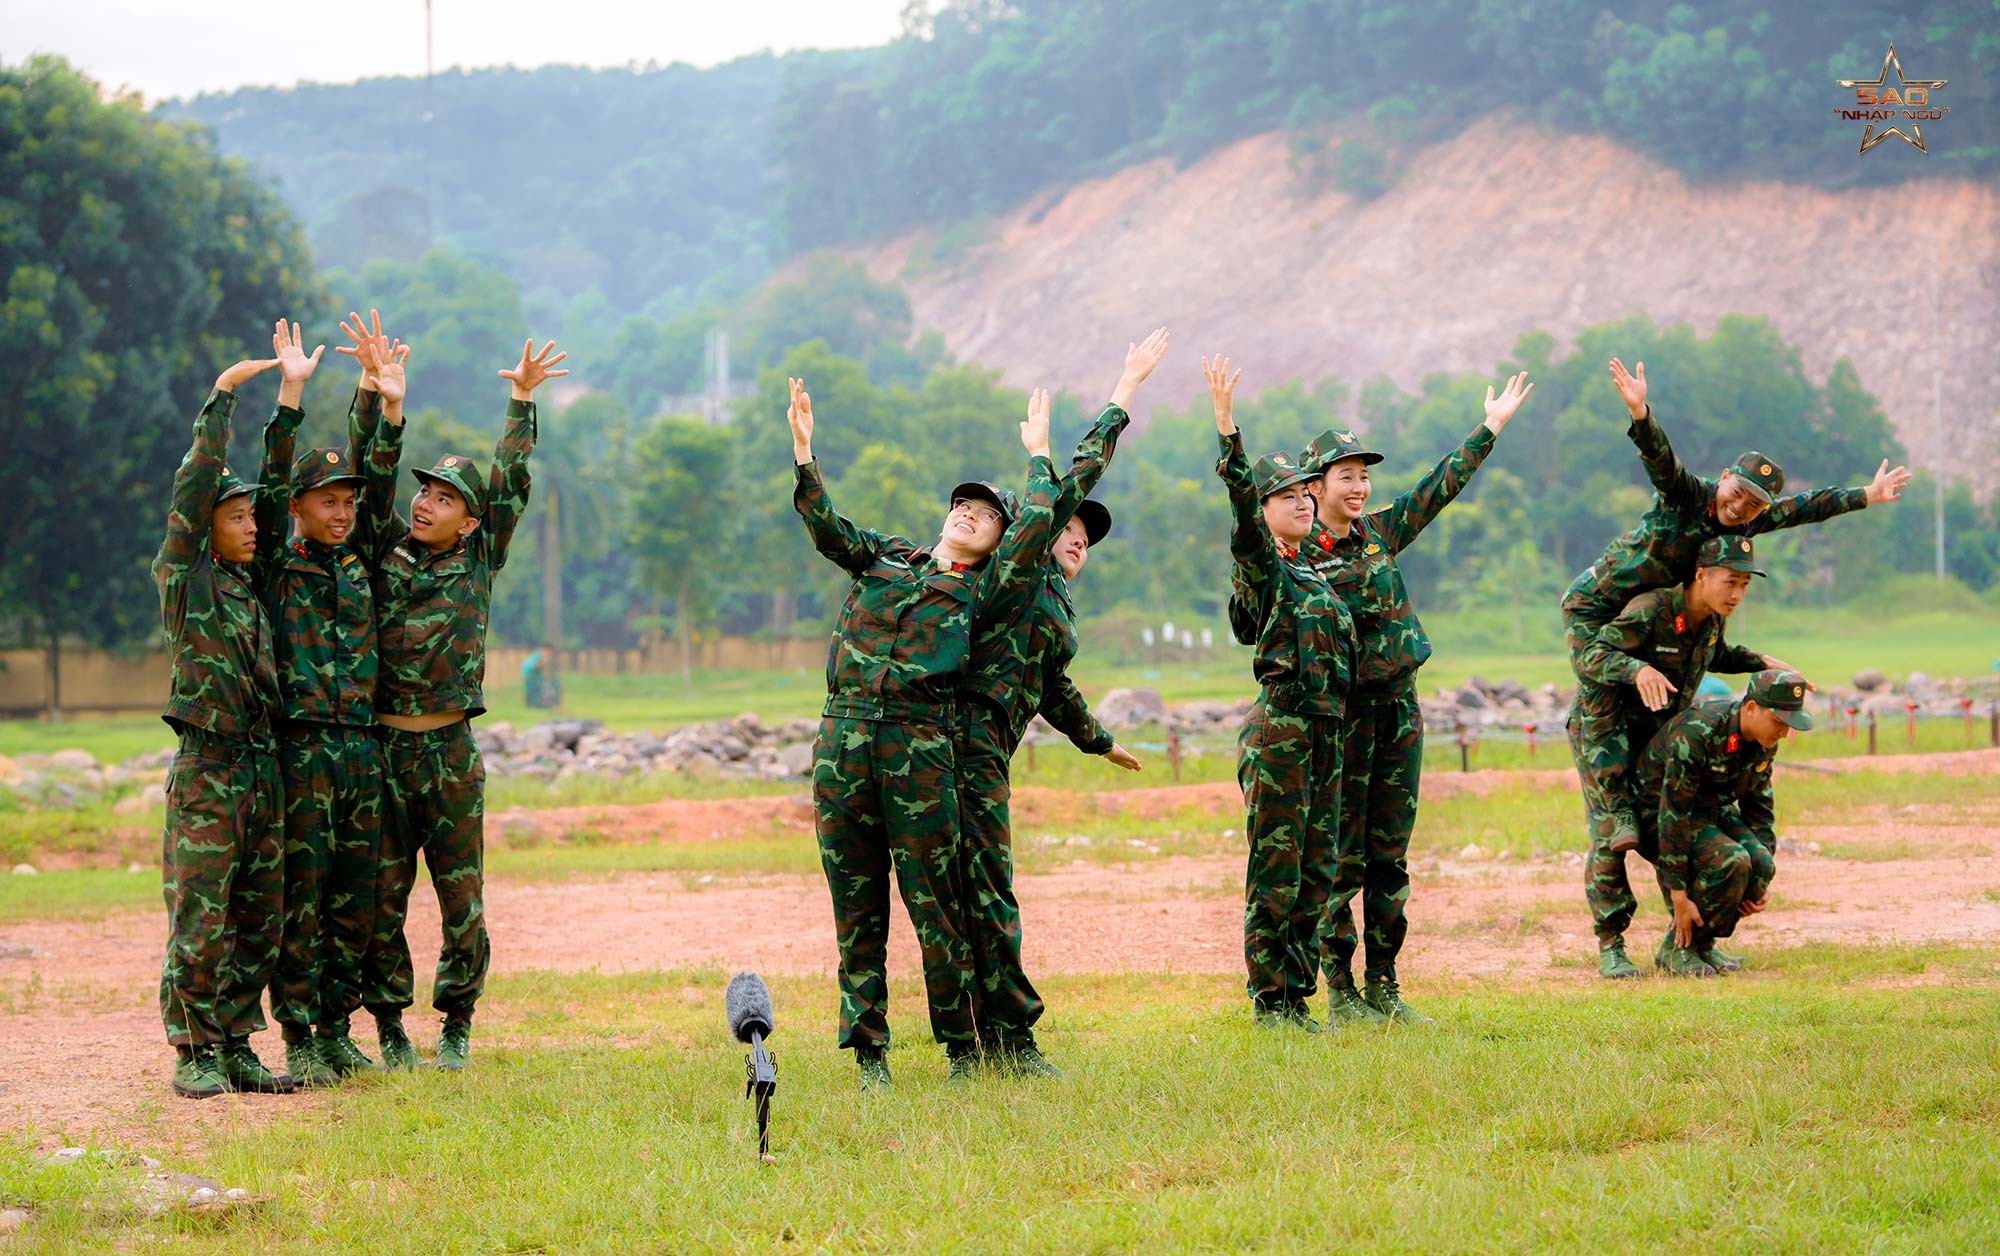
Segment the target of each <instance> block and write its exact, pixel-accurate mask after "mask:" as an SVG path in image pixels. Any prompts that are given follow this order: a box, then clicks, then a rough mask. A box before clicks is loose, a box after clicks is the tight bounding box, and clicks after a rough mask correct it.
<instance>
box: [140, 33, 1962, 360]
mask: <svg viewBox="0 0 2000 1256" xmlns="http://www.w3.org/2000/svg"><path fill="white" fill-rule="evenodd" d="M907 20H908V23H909V26H910V29H911V34H909V35H907V36H906V37H904V38H902V39H899V40H897V41H895V42H893V43H891V44H888V45H885V46H882V47H879V48H873V49H865V50H860V51H856V52H844V53H817V52H814V53H800V54H792V55H788V56H785V57H782V58H780V57H773V56H757V57H750V58H746V59H744V60H740V61H736V62H732V63H730V64H728V65H724V66H720V67H717V68H714V69H710V70H695V69H692V68H690V67H688V66H684V65H674V66H668V67H666V68H653V67H647V68H644V69H632V70H601V71H588V70H578V69H573V68H561V67H552V68H545V69H541V70H536V71H532V72H521V71H482V72H476V73H459V72H452V73H446V74H441V75H439V76H438V77H437V79H436V80H435V81H434V83H433V84H432V85H431V86H430V87H429V88H428V89H427V88H426V86H425V84H424V83H423V82H422V81H421V80H416V79H378V80H370V81H367V82H362V83H357V84H353V85H350V86H341V87H313V86H307V87H299V88H293V89H286V90H273V89H257V90H246V91H240V92H234V93H229V94H226V95H219V96H205V97H201V98H199V99H196V100H194V101H192V102H187V103H184V104H176V105H170V106H168V107H167V108H166V112H168V113H171V114H178V115H182V116H187V117H192V118H194V119H196V120H198V121H200V122H202V123H204V124H206V125H208V126H210V127H212V128H213V129H214V130H215V131H216V133H217V135H218V136H219V138H220V142H221V146H222V148H223V150H224V151H225V152H228V153H231V154H234V155H238V156H241V157H244V158H246V159H248V160H249V161H250V162H251V163H252V164H253V165H254V166H256V167H257V168H258V169H259V170H261V171H263V172H264V173H266V174H267V175H269V176H272V177H275V178H276V179H278V180H279V181H280V187H281V190H282V193H283V195H284V197H285V199H286V201H287V202H288V203H289V204H290V205H291V206H292V208H293V209H294V211H295V212H296V213H297V215H298V216H299V218H300V219H301V221H302V222H303V223H304V224H305V226H306V229H307V233H308V237H309V239H310V241H311V243H312V245H313V248H314V251H315V254H316V255H317V257H318V258H319V261H320V263H321V265H323V266H328V267H341V268H346V269H350V270H352V269H357V268H358V266H359V264H360V263H361V262H362V261H363V260H365V259H368V258H376V257H388V258H395V259H398V260H402V261H409V260H411V259H413V258H414V257H415V256H416V255H417V254H418V253H420V252H421V251H422V248H423V246H424V244H425V243H426V242H427V241H428V240H430V239H432V238H443V239H448V240H450V241H451V242H453V243H455V244H457V245H458V246H460V247H461V248H462V249H464V250H466V251H467V252H469V253H470V254H472V255H473V256H475V257H480V258H483V259H486V260H490V261H494V262H498V263H499V264H501V265H502V266H503V267H504V268H505V269H506V270H508V271H509V272H510V273H511V274H512V276H513V277H514V279H515V280H516V282H517V283H518V284H519V286H520V288H521V290H522V293H523V297H524V299H525V302H526V305H527V309H528V312H529V314H530V316H531V318H533V320H534V321H535V322H536V323H537V325H539V326H547V325H548V323H549V321H550V319H552V318H556V317H559V316H560V315H562V314H563V313H564V311H566V310H567V308H568V306H569V303H570V302H571V301H572V300H573V299H575V298H576V297H578V296H579V295H581V294H585V293H589V292H591V291H592V290H595V292H596V293H598V294H601V296H602V298H604V299H605V300H606V301H608V303H609V304H610V305H611V306H612V307H614V308H616V309H619V310H622V311H635V310H638V309H641V308H643V309H645V310H646V312H647V313H649V314H651V315H652V316H653V317H655V318H658V319H667V318H671V317H673V316H674V315H676V314H679V313H682V312H683V311H685V310H687V309H690V308H693V307H694V306H696V305H698V304H699V303H700V301H701V299H702V298H703V297H705V296H709V297H713V296H729V295H733V294H735V293H738V292H740V291H741V290H742V289H744V288H746V287H748V286H750V285H753V284H755V283H756V282H758V281H759V280H761V279H762V278H763V277H764V276H765V275H766V274H768V272H769V270H770V268H771V266H772V265H773V264H774V263H775V262H776V261H778V260H779V259H781V258H783V257H785V256H788V255H791V254H793V253H796V252H800V251H803V250H806V249H810V248H815V247H821V246H827V245H846V244H855V243H864V242H869V241H876V240H880V239H882V238H884V237H887V236H891V235H894V234H897V233H900V232H902V231H904V230H907V229H909V228H912V227H916V226H934V227H935V226H946V225H949V224H952V223H958V222H963V221H967V220H974V219H978V218H980V217H983V216H986V215H991V214H996V213H1002V212H1006V211H1008V210H1011V209H1013V208H1014V207H1015V206H1017V205H1020V204H1022V203H1024V202H1027V201H1030V200H1032V199H1035V198H1038V197H1049V196H1053V195H1056V194H1060V193H1061V192H1062V191H1063V190H1064V189H1065V188H1067V187H1069V186H1071V185H1073V184H1075V183H1076V182H1078V181H1080V180H1084V179H1088V178H1092V177H1096V176H1101V175H1104V174H1107V173H1110V172H1113V171H1115V170H1117V169H1120V168H1122V167H1125V166H1129V165H1132V164H1134V163H1137V162H1141V161H1145V160H1150V159H1155V158H1159V157H1166V158H1169V159H1170V160H1171V161H1172V162H1173V163H1174V164H1177V165H1182V164H1186V163H1189V162H1192V161H1194V160H1196V159H1198V158H1200V157H1202V156H1203V155H1205V154H1208V153H1210V152H1213V151H1215V150H1217V149H1219V148H1222V147H1225V146H1227V145H1228V144H1230V143H1231V142H1234V141H1236V140H1239V139H1241V138H1244V137H1246V136H1250V135H1254V134H1259V133H1263V132H1270V131H1275V130H1282V131H1286V132H1288V133H1290V134H1291V135H1292V136H1293V137H1294V140H1295V142H1296V145H1295V153H1294V156H1295V157H1299V158H1302V159H1305V160H1308V161H1310V160H1314V159H1315V156H1314V155H1315V151H1316V148H1317V146H1319V145H1320V144H1321V143H1322V142H1323V133H1324V132H1325V131H1326V130H1327V129H1330V128H1337V129H1338V130H1339V131H1340V132H1341V134H1343V135H1344V136H1346V137H1347V139H1348V142H1346V143H1343V144H1342V145H1340V146H1339V149H1338V151H1337V152H1334V153H1332V154H1331V155H1330V156H1328V157H1327V159H1326V165H1327V173H1328V174H1329V175H1330V176H1331V177H1333V178H1335V179H1337V180H1338V181H1340V182H1341V183H1342V184H1343V185H1344V186H1347V187H1349V188H1352V189H1354V190H1357V191H1360V192H1362V193H1369V192H1374V191H1379V190H1381V189H1383V188H1385V187H1387V186H1389V185H1390V184H1392V183H1393V182H1394V180H1395V179H1396V178H1397V177H1398V175H1399V172H1400V169H1401V166H1402V163H1403V161H1404V160H1405V158H1406V157H1407V155H1408V154H1409V153H1412V152H1415V151H1418V150H1421V149H1423V148H1426V147H1428V146H1431V145H1434V144H1436V143H1439V142H1441V141H1445V140H1448V139H1449V138H1450V137H1451V136H1453V135H1455V134H1457V133H1458V132H1459V131H1461V130H1462V129H1463V128H1464V127H1466V126H1467V125H1469V124H1471V123H1473V122H1476V121H1477V120H1478V119H1480V118H1483V117H1486V116H1489V115H1491V114H1492V113H1494V112H1495V111H1506V112H1508V113H1509V114H1510V115H1512V116H1516V117H1525V118H1526V119H1527V120H1529V121H1531V122H1534V123H1536V124H1538V125H1545V126H1549V127H1552V128H1555V129H1558V130H1563V131H1571V132H1581V131H1595V132H1600V133H1603V134H1605V135H1607V136H1609V137H1611V138H1613V139H1615V140H1617V141H1618V142H1619V143H1620V144H1621V145H1623V146H1625V147H1627V148H1630V149H1632V150H1634V151H1636V152H1639V153H1641V154H1644V155H1647V156H1649V157H1651V158H1652V159H1653V160H1655V161H1657V162H1660V163H1663V164H1665V165H1667V166H1669V167H1671V168H1673V169H1675V170H1677V171H1679V172H1680V173H1682V174H1683V175H1685V176H1688V177H1689V178H1690V179H1692V180H1694V181H1697V182H1700V181H1713V180H1728V179H1732V178H1736V177H1741V176H1755V177H1758V178H1765V179H1769V178H1782V179H1784V180H1786V181H1788V182H1794V183H1810V184H1816V185H1822V186H1836V187H1837V186H1845V185H1849V184H1855V183H1863V182H1883V181H1893V180H1900V179H1906V178H1911V177H1920V176H1932V177H1936V176H1946V177H1957V178H1964V177H1967V176H1980V175H1986V174H1990V173H1991V172H1993V171H1994V170H1995V169H1996V163H2000V110H1996V109H1995V108H1994V105H1995V104H1996V101H1995V99H1994V98H1995V96H1996V94H2000V9H1996V5H1995V3H1994V0H1930V2H1927V3H1917V4H1910V5H1897V6H1886V5H1875V4H1825V3H1818V2H1814V0H1768V2H1767V3H1764V4H1761V5H1742V4H1720V3H1707V4H1686V3H1677V4H1669V3H1664V2H1659V0H1647V2H1641V3H1623V4H1606V3H1604V0H1546V2H1543V0H1538V2H1537V3H1536V4H1534V5H1506V4H1497V3H1493V2H1492V0H1455V2H1452V3H1442V4H1416V3H1384V2H1379V0H1378V2H1362V0H1225V2H1223V3H1215V2H1214V0H1095V2H1092V3H1073V2H1071V0H1011V2H1008V3H1001V2H1000V0H959V2H958V3H954V4H950V5H947V6H944V7H943V8H942V9H939V8H938V6H936V5H929V6H927V5H925V4H923V3H921V0H919V2H918V3H916V4H913V5H912V6H911V8H910V11H909V15H908V19H907ZM1891 42H1894V43H1895V44H1896V45H1897V48H1898V51H1899V55H1900V57H1901V59H1902V63H1903V65H1904V67H1905V69H1906V72H1907V74H1908V75H1910V76H1911V77H1917V78H1924V77H1938V78H1945V79H1947V80H1948V83H1949V86H1948V87H1947V88H1945V89H1943V90H1942V91H1940V92H1939V94H1938V102H1937V103H1940V104H1946V105H1949V106H1950V108H1951V110H1952V112H1951V114H1950V115H1949V116H1947V117H1946V118H1945V119H1943V120H1942V121H1940V122H1938V123H1935V124H1931V125H1928V126H1927V128H1926V137H1927V140H1928V142H1929V145H1930V149H1931V151H1930V154H1929V155H1928V156H1926V155H1924V154H1922V153H1918V152H1917V151H1916V150H1915V149H1913V148H1911V147H1909V146H1908V145H1906V144H1904V143H1902V142H1901V141H1897V140H1891V141H1890V142H1889V143H1888V144H1886V145H1884V146H1882V147H1880V148H1878V149H1876V150H1874V151H1873V152H1871V153H1869V154H1868V155H1867V157H1866V158H1858V157H1857V155H1856V154H1855V152H1854V148H1855V146H1856V143H1857V136H1858V130H1859V126H1858V124H1854V123H1847V122H1843V121H1841V120H1840V119H1839V118H1838V117H1837V116H1836V113H1835V110H1836V107H1837V106H1839V105H1840V104H1842V103H1843V97H1844V96H1851V93H1843V92H1841V91H1840V90H1839V89H1838V88H1837V87H1836V86H1835V81H1836V80H1837V79H1839V78H1843V77H1873V75H1874V73H1875V71H1876V69H1877V68H1878V67H1879V66H1880V65H1881V63H1882V58H1883V53H1884V51H1885V49H1886V48H1887V45H1888V44H1889V43H1891ZM633 51H634V55H635V56H644V55H647V54H648V53H649V52H650V51H652V50H648V49H642V48H641V49H634V50H633ZM427 113H428V114H429V115H430V118H431V121H430V122H429V124H428V127H426V124H425V121H424V119H425V116H426V114H427ZM426 138H428V143H427V142H426ZM427 149H428V151H429V153H430V154H431V168H430V171H429V177H428V180H426V173H425V153H426V150H427ZM427 183H428V186H429V188H430V189H431V201H430V207H429V209H430V215H429V218H428V220H427V218H426V205H425V199H424V195H423V192H424V188H425V187H426V185H427Z"/></svg>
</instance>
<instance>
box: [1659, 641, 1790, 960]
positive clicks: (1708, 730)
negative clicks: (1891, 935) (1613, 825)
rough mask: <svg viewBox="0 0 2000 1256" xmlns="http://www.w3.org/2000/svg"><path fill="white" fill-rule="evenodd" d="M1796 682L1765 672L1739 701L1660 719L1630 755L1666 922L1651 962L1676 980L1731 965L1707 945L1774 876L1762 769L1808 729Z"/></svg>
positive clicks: (1713, 701) (1705, 703)
mask: <svg viewBox="0 0 2000 1256" xmlns="http://www.w3.org/2000/svg"><path fill="white" fill-rule="evenodd" d="M1808 688H1809V686H1808V685H1807V684H1806V681H1805V678H1804V677H1803V676H1800V675H1799V674H1798V673H1797V672H1794V671H1790V670H1786V669H1780V668H1772V669H1770V670H1768V671H1761V672H1758V673H1757V674H1756V675H1755V676H1752V677H1751V678H1750V684H1749V687H1748V688H1747V689H1746V690H1745V692H1744V694H1743V696H1742V697H1741V698H1739V699H1735V700H1733V701H1732V700H1730V699H1726V698H1708V699H1704V700H1702V701H1700V702H1697V703H1695V705H1693V706H1692V707H1690V708H1688V709H1687V710H1686V711H1683V712H1681V713H1680V714H1679V715H1677V716H1675V717H1674V718H1673V719H1671V720H1669V721H1668V722H1667V726H1666V727H1665V728H1663V729H1661V730H1660V735H1659V736H1658V737H1655V738H1654V739H1653V742H1652V744H1651V745H1649V746H1647V747H1646V753H1645V756H1644V757H1643V758H1642V759H1641V760H1640V767H1639V773H1640V788H1641V789H1642V790H1643V791H1644V797H1645V798H1646V799H1647V800H1648V801H1649V803H1651V804H1655V805H1652V806H1649V807H1648V808H1646V809H1644V810H1642V812H1641V814H1642V815H1644V816H1646V817H1647V819H1648V820H1650V824H1648V825H1647V826H1646V827H1649V828H1650V829H1651V830H1652V832H1651V833H1650V834H1642V837H1646V836H1650V837H1652V838H1653V840H1654V841H1655V842H1656V843H1657V858H1656V860H1655V864H1656V868H1657V872H1658V876H1659V882H1660V894H1661V896H1662V897H1663V898H1664V899H1665V900H1666V902H1667V905H1668V907H1669V908H1670V909H1671V910H1672V911H1673V914H1674V922H1673V924H1672V925H1671V926H1670V927H1669V928H1668V929H1667V934H1666V936H1665V937H1663V938H1661V939H1660V946H1659V949H1658V950H1657V951H1655V952H1654V954H1653V963H1654V964H1656V965H1657V966H1659V967H1660V968H1663V969H1665V970H1666V971H1667V972H1669V973H1672V974H1673V975H1675V976H1680V977H1707V976H1711V975H1713V974H1714V973H1717V972H1721V971H1725V970H1727V969H1729V968H1732V967H1735V966H1736V965H1735V964H1734V963H1733V962H1732V961H1730V960H1729V959H1728V958H1726V957H1724V956H1722V955H1721V954H1720V953H1718V952H1717V951H1716V949H1715V944H1716V941H1717V939H1720V938H1726V937H1728V936H1729V935H1730V934H1731V933H1733V932H1735V930H1736V922H1737V921H1738V920H1740V919H1742V918H1743V917H1744V916H1751V915H1755V914H1756V913H1758V912H1760V911H1763V910H1764V906H1765V903H1766V901H1767V896H1768V895H1769V893H1770V888H1771V880H1772V878H1773V877H1774V876H1776V875H1777V862H1776V854H1777V849H1778V842H1777V835H1776V832H1775V829H1774V824H1775V821H1774V813H1773V810H1772V802H1771V767H1772V764H1773V763H1775V762H1776V761H1777V757H1778V743H1779V742H1781V741H1783V740H1784V739H1785V738H1787V737H1789V736H1791V734H1792V730H1793V729H1798V730H1800V731H1801V732H1803V731H1805V730H1806V729H1809V728H1811V727H1812V716H1810V715H1808V714H1806V711H1805V701H1806V690H1807V689H1808Z"/></svg>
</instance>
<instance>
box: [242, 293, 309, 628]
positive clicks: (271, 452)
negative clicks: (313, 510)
mask: <svg viewBox="0 0 2000 1256" xmlns="http://www.w3.org/2000/svg"><path fill="white" fill-rule="evenodd" d="M271 350H272V352H273V353H275V354H277V362H278V371H279V374H280V375H281V377H282V380H283V382H282V383H281V384H280V385H279V388H278V408H277V409H276V410H274V411H273V412H272V413H271V421H270V422H268V423H266V424H265V425H264V465H263V467H262V468H261V469H260V470H259V471H258V473H257V481H258V483H259V485H261V487H259V488H258V490H257V496H256V502H255V505H254V507H253V509H254V510H255V512H256V516H257V553H256V557H254V558H253V559H251V568H252V570H253V572H254V573H255V582H256V583H257V585H258V586H259V587H260V588H261V587H262V585H263V583H264V581H265V580H266V579H267V578H268V577H269V576H270V574H271V571H272V568H273V567H274V566H275V564H276V563H277V561H278V557H279V555H281V554H283V553H284V552H285V544H286V542H287V540H288V539H289V534H290V532H291V519H290V518H289V513H290V512H289V511H288V509H287V507H289V506H290V505H291V501H292V451H293V447H294V446H295V444H296V443H297V439H298V434H299V424H300V423H302V422H304V421H305V417H306V416H305V411H304V410H302V409H300V408H299V405H298V400H297V399H298V398H300V397H302V396H303V395H304V390H305V382H306V380H308V379H311V378H312V373H313V371H314V370H315V369H317V368H318V366H319V353H318V352H317V351H315V352H314V353H313V355H312V356H311V357H307V356H306V352H305V346H304V344H303V343H302V342H301V341H300V338H299V327H298V324H297V323H293V324H292V325H291V327H290V329H289V330H287V328H286V326H285V320H283V319H279V320H278V323H277V327H276V329H275V330H274V331H273V332H272V334H271ZM288 394H289V395H290V396H291V397H292V398H293V401H292V403H291V404H289V405H287V404H286V402H285V398H286V396H287V395H288Z"/></svg>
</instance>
